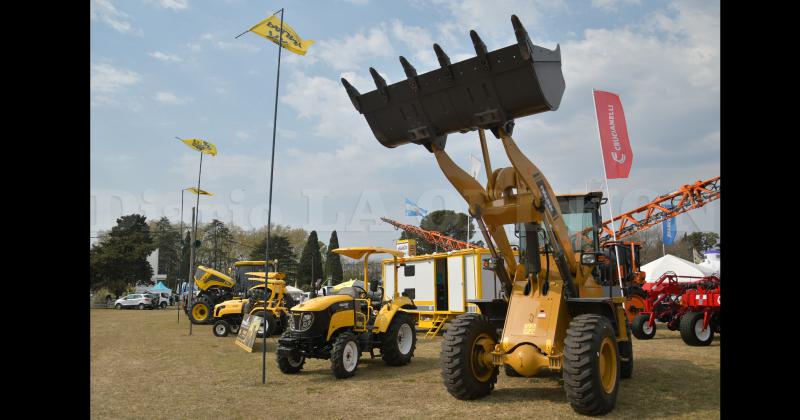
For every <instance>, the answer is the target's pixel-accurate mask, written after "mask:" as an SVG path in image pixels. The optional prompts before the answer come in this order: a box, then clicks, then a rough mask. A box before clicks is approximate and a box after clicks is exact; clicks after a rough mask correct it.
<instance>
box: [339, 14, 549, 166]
mask: <svg viewBox="0 0 800 420" xmlns="http://www.w3.org/2000/svg"><path fill="white" fill-rule="evenodd" d="M511 24H512V26H513V27H514V34H515V36H516V39H517V43H516V44H512V45H509V46H507V47H504V48H500V49H498V50H494V51H489V50H488V49H487V47H486V44H485V43H484V42H483V40H481V38H480V36H478V33H477V32H475V31H474V30H473V31H470V38H471V39H472V44H473V46H474V48H475V57H473V58H468V59H466V60H464V61H459V62H457V63H451V62H450V57H448V56H447V54H446V53H445V52H444V50H443V49H442V47H441V46H439V45H438V44H433V50H434V52H435V53H436V58H437V59H438V61H439V68H438V69H435V70H431V71H429V72H427V73H422V74H418V73H417V70H416V69H415V68H414V66H412V65H411V63H409V61H408V60H406V58H405V57H402V56H401V57H400V64H401V65H402V67H403V71H404V72H405V75H406V79H405V80H402V81H400V82H397V83H393V84H391V85H387V84H386V80H384V79H383V77H381V76H380V74H378V72H377V71H376V70H375V69H373V68H370V69H369V71H370V74H371V75H372V79H373V80H374V82H375V87H376V89H375V90H373V91H370V92H367V93H364V94H361V93H359V91H358V90H357V89H356V88H355V87H353V85H352V84H350V83H349V82H348V81H347V80H345V79H344V78H342V85H344V88H345V90H346V91H347V94H348V96H349V97H350V101H351V102H352V103H353V107H355V109H356V110H357V111H358V112H359V113H361V114H363V115H364V117H365V118H366V120H367V123H368V124H369V126H370V128H371V129H372V133H373V134H374V135H375V138H377V139H378V141H379V142H380V143H381V144H383V145H384V146H386V147H397V146H401V145H403V144H407V143H415V144H421V145H423V146H425V147H426V148H427V149H428V150H429V151H432V149H431V147H432V145H433V144H435V145H436V146H437V147H439V148H441V149H444V145H445V142H446V140H447V135H448V134H450V133H455V132H461V133H465V132H467V131H472V130H476V129H479V128H482V129H489V130H492V132H493V133H494V134H495V136H496V137H497V136H498V132H497V130H498V129H499V128H501V127H503V128H506V129H507V130H509V129H510V128H511V127H513V120H514V119H515V118H521V117H525V116H528V115H533V114H538V113H541V112H545V111H555V110H556V109H558V106H559V105H560V103H561V97H562V96H563V94H564V88H565V83H564V75H563V74H562V72H561V48H560V46H556V48H555V50H549V49H547V48H543V47H540V46H538V45H534V44H533V43H532V42H531V40H530V38H529V37H528V32H527V31H526V30H525V27H524V26H522V23H521V22H520V21H519V19H518V18H517V17H516V16H513V15H512V16H511ZM509 134H511V133H509Z"/></svg>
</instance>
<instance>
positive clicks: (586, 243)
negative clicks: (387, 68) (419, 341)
mask: <svg viewBox="0 0 800 420" xmlns="http://www.w3.org/2000/svg"><path fill="white" fill-rule="evenodd" d="M511 22H512V25H513V27H514V31H515V34H516V41H517V42H516V43H515V44H512V45H510V46H507V47H505V48H501V49H498V50H495V51H488V50H487V48H486V45H485V44H484V43H483V41H482V40H481V39H480V37H479V36H478V34H477V33H476V32H475V31H471V32H470V36H471V38H472V43H473V45H474V47H475V52H476V57H473V58H469V59H466V60H464V61H460V62H457V63H451V62H450V59H449V58H448V57H447V55H446V54H445V53H444V51H443V50H442V48H441V47H439V45H436V44H434V50H435V52H436V55H437V57H438V60H439V64H440V68H438V69H436V70H433V71H430V72H427V73H423V74H417V72H416V70H415V69H414V67H413V66H411V64H409V63H408V61H407V60H406V59H405V58H403V57H400V62H401V64H402V66H403V69H404V70H405V73H406V79H405V80H402V81H400V82H397V83H394V84H392V85H389V86H387V84H386V82H385V80H384V79H383V78H382V77H381V76H380V74H378V72H377V71H375V69H372V68H370V73H371V74H372V77H373V79H374V81H375V85H376V90H374V91H371V92H367V93H365V94H360V93H359V92H358V90H356V89H355V88H354V87H353V86H352V85H351V84H350V83H348V82H347V81H346V80H344V79H342V83H343V85H344V87H345V90H346V91H347V93H348V95H349V96H350V99H351V102H352V103H353V105H354V106H355V108H356V110H357V111H359V112H360V113H361V114H364V116H365V118H366V120H367V122H368V123H369V126H370V128H371V129H372V132H373V134H374V135H375V137H376V138H377V139H378V141H379V142H380V143H381V144H383V145H384V146H386V147H390V148H393V147H397V146H401V145H403V144H407V143H415V144H420V145H423V146H425V147H426V148H427V150H428V151H430V152H431V153H432V154H433V155H434V157H435V158H436V162H437V163H438V165H439V168H440V169H441V170H442V172H443V173H444V175H445V177H446V178H447V179H448V181H450V183H451V184H452V185H453V186H454V187H455V188H456V190H458V192H459V193H460V194H461V196H462V197H464V199H465V200H466V201H467V203H468V204H469V212H470V214H471V215H472V217H474V218H475V220H476V222H477V224H478V227H479V229H480V231H481V233H482V235H483V237H484V240H485V242H486V245H487V247H488V249H489V251H490V253H491V255H492V257H491V259H490V260H488V267H485V268H488V269H492V270H494V271H495V272H496V274H497V276H498V277H499V278H500V279H501V282H502V284H503V290H504V295H505V298H504V299H499V300H490V301H470V302H472V303H475V304H476V305H477V306H478V307H479V308H480V311H481V314H474V313H467V314H463V315H460V316H458V317H457V318H455V319H454V320H453V321H452V322H451V324H450V325H449V328H448V329H447V331H446V333H445V335H444V340H443V343H442V353H441V359H442V378H443V379H444V385H445V387H446V388H447V390H448V392H449V393H450V394H451V395H453V396H454V397H456V398H458V399H461V400H471V399H476V398H481V397H485V396H487V395H489V394H490V393H491V391H492V389H493V388H494V385H495V382H496V381H497V375H498V372H499V368H501V367H504V368H505V370H506V372H507V373H510V374H512V375H515V376H522V377H534V376H538V375H543V374H547V373H548V372H550V373H556V374H558V373H560V374H561V376H562V377H563V386H564V390H565V391H566V395H567V399H568V400H569V402H570V404H571V405H572V407H573V409H574V410H575V411H577V412H578V413H581V414H589V415H599V414H604V413H608V412H609V411H611V410H612V409H613V408H614V405H615V403H616V399H617V391H618V389H619V380H620V377H628V376H630V375H631V373H632V368H633V351H632V347H631V340H630V335H629V332H628V331H629V329H628V324H627V319H626V316H625V311H624V310H623V306H622V302H623V297H622V296H616V295H615V294H614V293H613V292H612V289H611V286H610V282H609V286H608V287H603V286H602V285H601V283H600V282H599V276H600V272H599V270H598V268H597V263H598V256H599V255H600V244H599V241H598V236H597V233H598V232H599V231H600V226H601V218H600V214H599V209H600V201H601V199H602V193H600V192H593V193H588V194H584V195H567V196H562V198H561V199H560V200H559V199H557V198H556V195H555V194H554V192H553V190H552V188H551V187H550V183H549V182H548V181H547V179H546V178H545V176H544V175H543V174H542V172H541V171H540V170H539V168H538V167H536V165H534V164H533V163H532V162H531V161H530V160H529V159H528V158H527V157H526V156H525V155H524V154H523V153H522V151H521V150H520V149H519V147H518V146H517V144H516V142H515V141H514V140H513V139H512V137H511V134H512V130H513V128H514V119H515V118H522V117H525V116H528V115H533V114H537V113H541V112H544V111H551V110H556V109H557V108H558V106H559V104H560V102H561V97H562V95H563V93H564V88H565V83H564V78H563V74H562V72H561V51H560V48H559V47H558V46H557V47H556V48H555V50H550V49H547V48H543V47H540V46H537V45H534V44H533V43H532V42H531V41H530V39H529V37H528V34H527V31H526V30H525V28H524V27H523V26H522V24H521V23H520V21H519V19H518V18H517V17H516V16H512V17H511ZM587 97H588V92H587ZM476 129H477V130H478V134H479V138H480V147H481V150H482V153H483V161H484V164H485V166H486V173H487V175H488V176H487V178H488V183H487V185H486V186H485V187H484V186H483V185H481V184H480V183H478V181H477V180H476V179H475V178H473V177H472V176H470V174H469V173H468V172H467V171H465V170H463V169H462V168H460V167H459V166H458V165H456V164H455V163H454V162H453V160H452V159H451V158H450V156H449V155H448V154H447V152H445V143H446V140H447V135H448V134H451V133H454V132H461V133H466V132H468V131H472V130H476ZM484 130H491V132H492V134H494V136H495V137H496V138H497V139H498V140H499V143H500V144H499V145H500V146H501V147H502V148H503V150H504V151H505V155H506V156H507V158H508V160H509V161H510V163H511V166H510V167H505V168H498V169H494V170H492V167H491V162H490V159H489V146H488V144H487V140H486V136H485V131H484ZM505 225H513V226H514V227H515V232H516V236H517V237H518V239H519V254H520V255H519V262H517V261H516V260H515V258H514V253H513V251H512V247H511V244H510V242H509V239H508V237H507V235H506V230H505ZM586 228H590V229H589V230H590V234H589V235H588V240H585V239H583V238H582V235H578V234H577V233H580V232H583V231H584V230H585V229H586ZM570 233H573V234H576V235H574V236H575V238H576V239H575V240H574V241H573V240H570ZM500 328H502V331H501V332H500V333H498V330H499V329H500Z"/></svg>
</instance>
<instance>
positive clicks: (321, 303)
mask: <svg viewBox="0 0 800 420" xmlns="http://www.w3.org/2000/svg"><path fill="white" fill-rule="evenodd" d="M352 300H353V297H352V296H349V295H331V296H319V297H315V298H314V299H309V300H307V301H305V302H303V303H301V304H299V305H296V306H294V307H292V308H291V309H292V311H301V312H319V311H324V310H326V309H328V308H330V307H331V305H333V304H335V303H339V302H349V301H352Z"/></svg>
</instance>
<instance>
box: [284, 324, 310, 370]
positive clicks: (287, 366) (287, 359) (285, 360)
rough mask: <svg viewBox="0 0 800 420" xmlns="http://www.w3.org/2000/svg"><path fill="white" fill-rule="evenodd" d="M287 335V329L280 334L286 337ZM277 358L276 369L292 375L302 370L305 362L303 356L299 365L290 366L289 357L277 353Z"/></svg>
mask: <svg viewBox="0 0 800 420" xmlns="http://www.w3.org/2000/svg"><path fill="white" fill-rule="evenodd" d="M288 335H289V331H284V332H283V334H281V338H286V337H288ZM301 357H302V356H301ZM277 360H278V369H280V370H281V372H283V373H285V374H287V375H292V374H295V373H298V372H300V371H301V370H303V366H304V365H305V364H306V358H305V357H303V361H302V362H301V363H300V366H292V365H291V364H290V363H289V358H288V357H286V356H282V355H280V354H277Z"/></svg>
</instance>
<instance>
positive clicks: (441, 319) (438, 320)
mask: <svg viewBox="0 0 800 420" xmlns="http://www.w3.org/2000/svg"><path fill="white" fill-rule="evenodd" d="M448 319H449V317H448V316H447V315H436V317H434V318H433V324H431V327H430V328H429V329H428V331H427V332H426V333H425V338H433V337H436V335H437V334H439V331H441V330H442V327H443V326H444V323H445V322H447V320H448Z"/></svg>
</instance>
